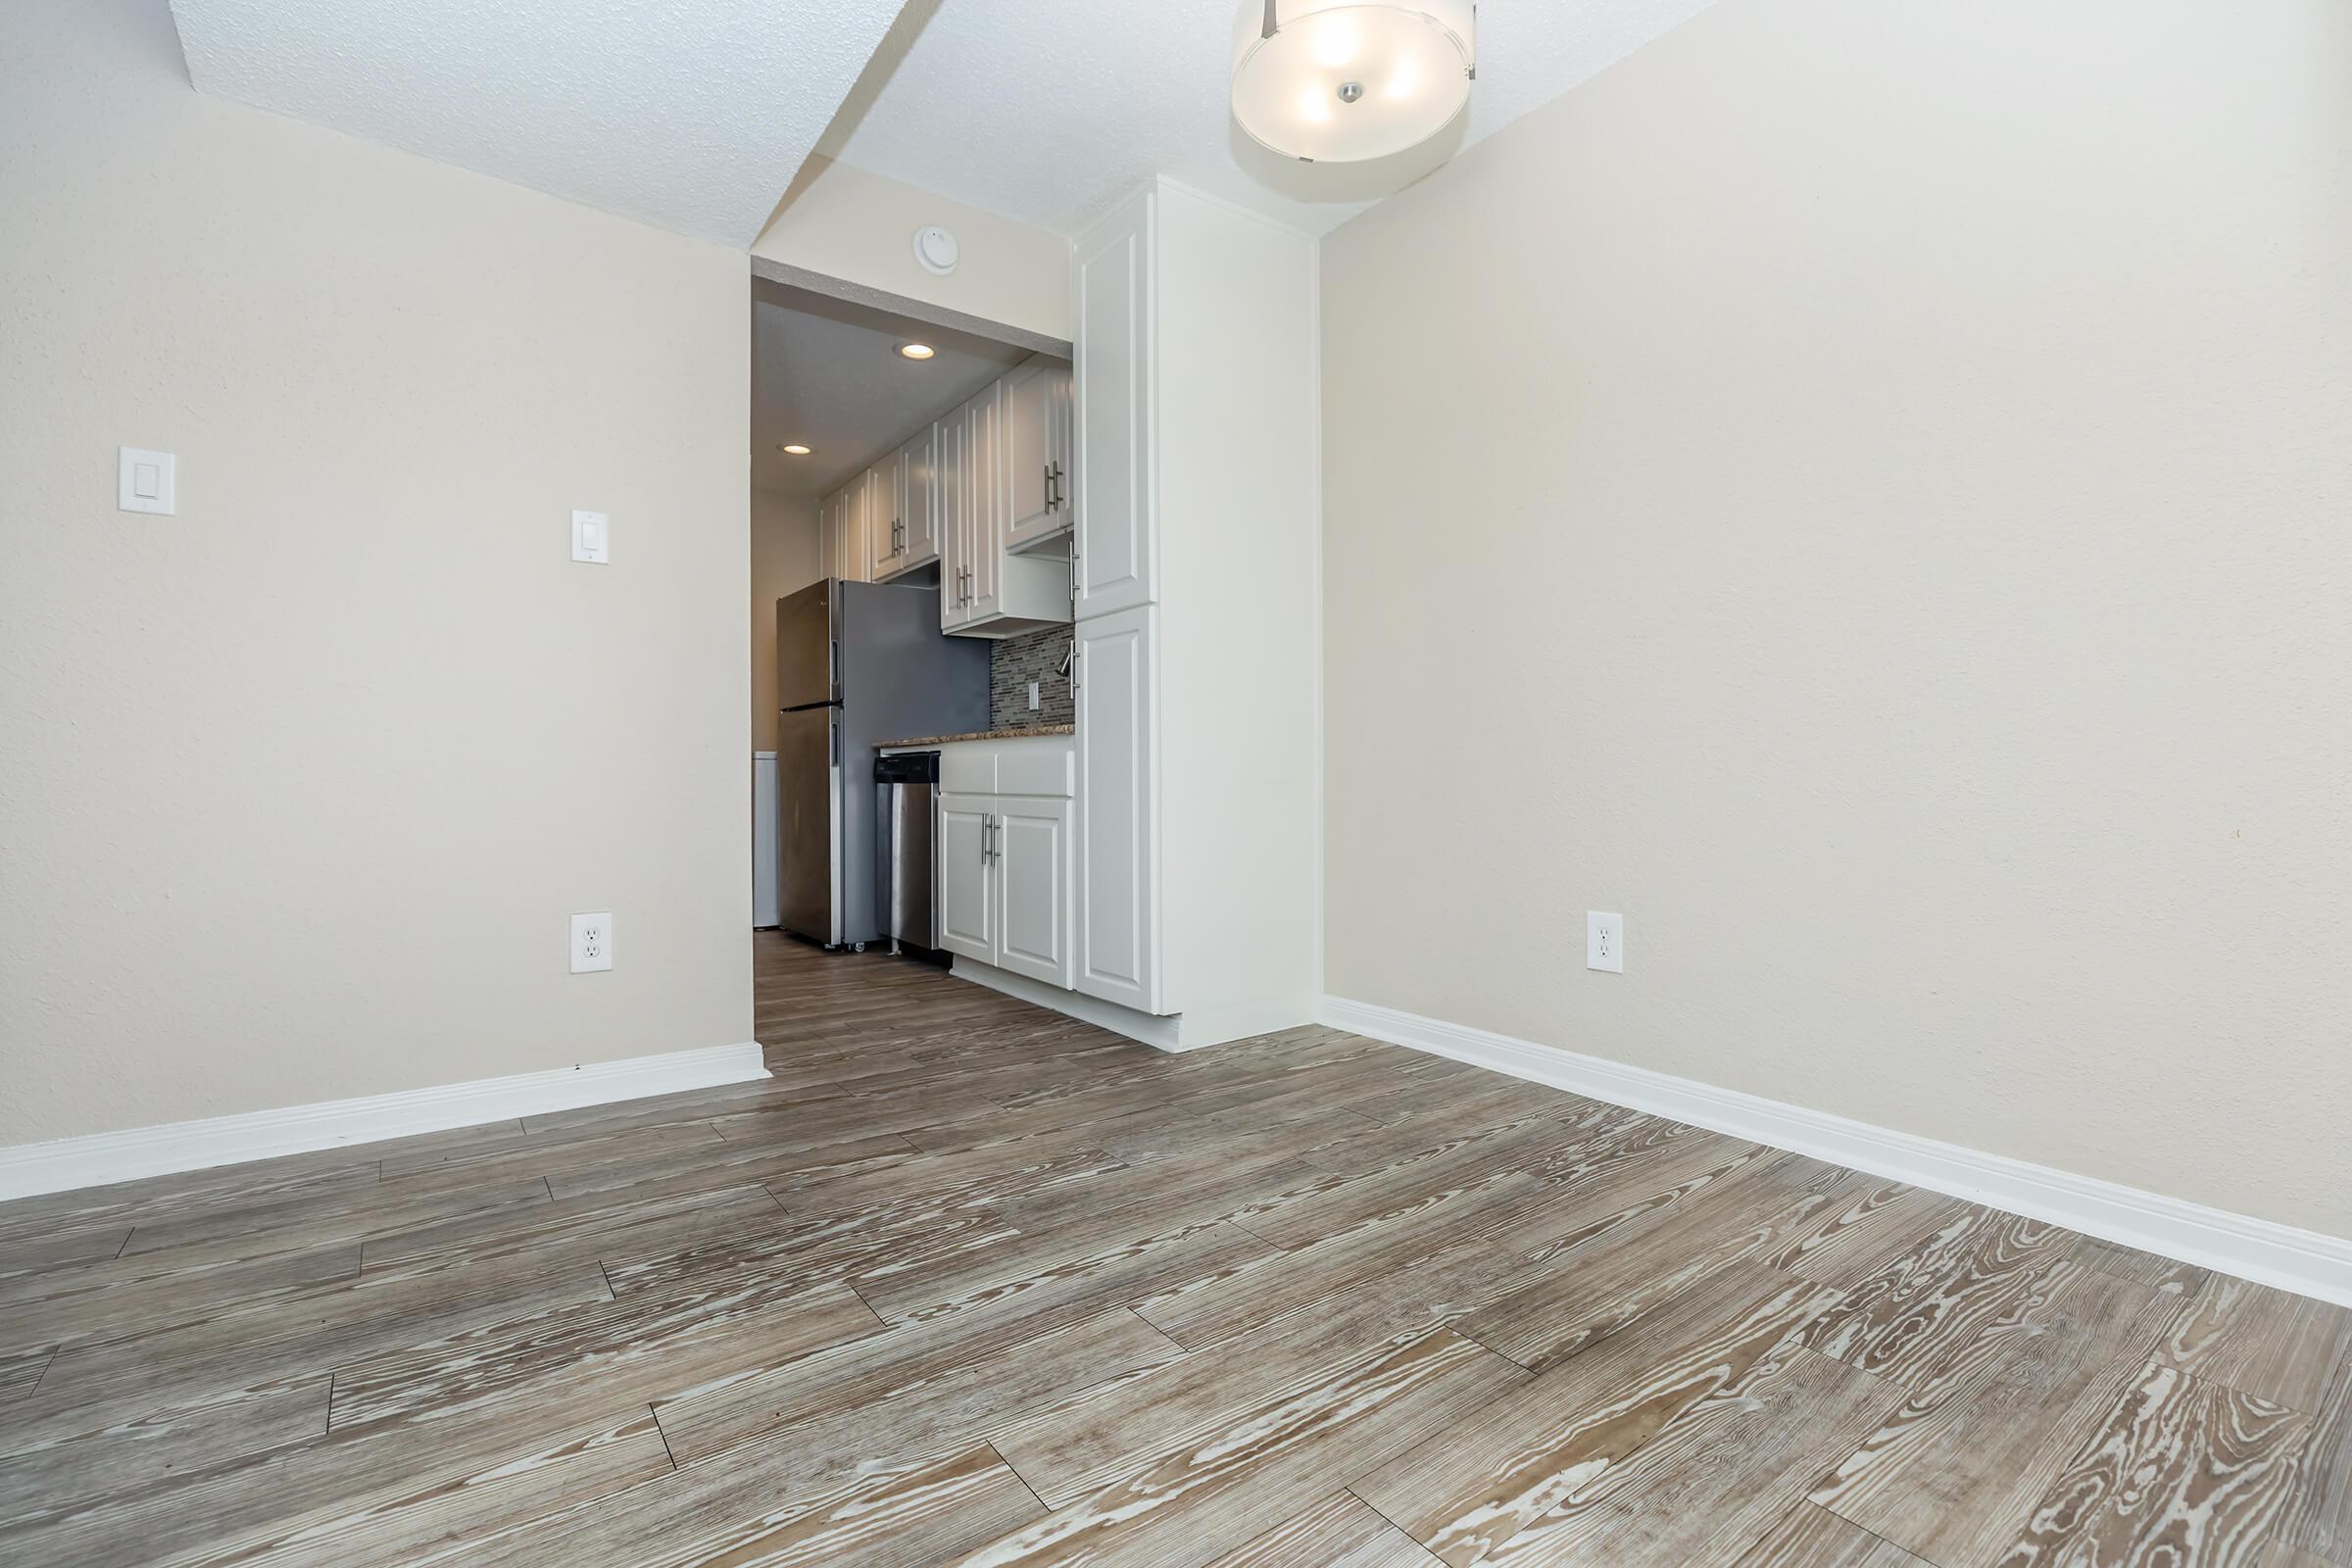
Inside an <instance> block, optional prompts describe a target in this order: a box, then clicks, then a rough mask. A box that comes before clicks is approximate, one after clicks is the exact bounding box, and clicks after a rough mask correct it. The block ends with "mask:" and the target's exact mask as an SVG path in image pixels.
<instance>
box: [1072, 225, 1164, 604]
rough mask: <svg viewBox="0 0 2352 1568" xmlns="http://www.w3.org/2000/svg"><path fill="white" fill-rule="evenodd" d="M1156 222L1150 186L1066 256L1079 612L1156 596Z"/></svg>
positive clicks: (1131, 602)
mask: <svg viewBox="0 0 2352 1568" xmlns="http://www.w3.org/2000/svg"><path fill="white" fill-rule="evenodd" d="M1071 266H1072V270H1073V273H1074V277H1075V292H1076V294H1077V300H1076V302H1075V303H1076V308H1077V314H1078V348H1077V353H1078V359H1077V385H1076V390H1075V399H1074V401H1075V415H1074V428H1073V443H1074V447H1075V450H1074V451H1073V453H1072V455H1071V462H1070V479H1069V494H1070V496H1071V498H1072V499H1073V501H1074V502H1075V504H1076V515H1077V528H1078V531H1077V536H1076V540H1075V548H1076V550H1077V556H1078V560H1077V577H1076V585H1075V591H1074V595H1073V597H1074V600H1075V603H1076V607H1077V613H1078V616H1079V618H1080V619H1084V618H1086V617H1087V616H1089V615H1103V614H1109V613H1114V612H1117V611H1121V610H1131V609H1133V608H1135V607H1136V606H1138V605H1145V604H1150V603H1152V600H1153V599H1154V598H1155V597H1156V596H1157V586H1156V582H1155V575H1156V573H1155V557H1154V548H1155V542H1154V535H1153V530H1154V529H1155V528H1156V527H1157V525H1158V519H1157V516H1156V512H1157V506H1158V502H1157V486H1156V484H1155V483H1154V480H1153V475H1152V464H1153V463H1154V462H1155V461H1156V458H1155V455H1154V452H1153V445H1154V442H1155V441H1156V438H1157V432H1156V430H1155V429H1154V420H1153V417H1152V275H1151V266H1152V198H1151V197H1150V196H1148V195H1147V196H1145V197H1142V198H1139V199H1138V200H1137V201H1136V202H1134V203H1133V204H1132V205H1130V206H1129V207H1128V208H1126V209H1125V210H1124V211H1123V212H1121V213H1119V214H1116V215H1114V216H1113V217H1112V218H1111V219H1109V220H1107V221H1105V222H1104V223H1103V226H1102V227H1101V228H1098V229H1096V230H1095V231H1094V232H1093V233H1092V234H1090V235H1088V236H1087V238H1086V239H1085V240H1084V241H1082V242H1081V244H1080V247H1079V249H1078V252H1077V254H1076V255H1075V257H1074V258H1073V260H1072V263H1071Z"/></svg>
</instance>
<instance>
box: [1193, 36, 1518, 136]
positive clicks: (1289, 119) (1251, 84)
mask: <svg viewBox="0 0 2352 1568" xmlns="http://www.w3.org/2000/svg"><path fill="white" fill-rule="evenodd" d="M1477 17H1478V8H1477V7H1476V6H1474V5H1472V4H1471V3H1470V0H1418V3H1417V4H1410V5H1364V4H1358V3H1354V0H1280V3H1279V4H1278V3H1277V0H1243V5H1242V14H1241V16H1240V18H1239V19H1238V20H1237V21H1236V22H1235V24H1234V35H1233V118H1234V119H1235V120H1237V121H1239V122H1240V123H1241V126H1242V128H1243V129H1244V130H1246V131H1248V132H1249V133H1250V137H1251V139H1252V140H1255V141H1257V142H1259V143H1260V144H1262V145H1264V146H1266V147H1269V148H1272V149H1273V150H1274V151H1275V152H1278V153H1280V154H1282V155H1283V156H1284V157H1285V158H1297V159H1300V160H1303V161H1304V162H1306V163H1310V164H1314V163H1328V164H1352V163H1360V162H1361V161H1363V160H1364V159H1367V158H1386V157H1388V156H1389V155H1390V154H1392V153H1400V152H1402V151H1404V150H1405V149H1406V148H1407V147H1411V146H1413V145H1415V144H1417V143H1419V142H1424V141H1427V140H1428V139H1429V138H1430V137H1432V136H1434V135H1436V134H1437V133H1438V132H1439V131H1441V130H1443V129H1444V128H1445V127H1446V123H1448V122H1449V121H1451V120H1452V119H1453V117H1454V116H1455V115H1458V114H1460V113H1461V111H1462V105H1464V104H1465V103H1467V102H1469V100H1470V82H1471V78H1472V77H1473V76H1475V75H1476V74H1477V57H1476V55H1475V54H1474V53H1473V51H1472V45H1473V33H1474V31H1475V28H1476V25H1477Z"/></svg>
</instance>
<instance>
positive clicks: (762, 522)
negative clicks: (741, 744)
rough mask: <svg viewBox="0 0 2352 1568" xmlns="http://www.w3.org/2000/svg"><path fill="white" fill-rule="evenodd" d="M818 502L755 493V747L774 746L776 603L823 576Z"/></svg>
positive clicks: (768, 748) (769, 748)
mask: <svg viewBox="0 0 2352 1568" xmlns="http://www.w3.org/2000/svg"><path fill="white" fill-rule="evenodd" d="M820 554H821V552H820V551H819V550H818V549H817V528H816V506H815V504H814V503H813V502H809V501H798V500H794V499H793V498H791V497H788V496H780V495H776V494H774V493H773V492H772V491H766V490H755V491H753V492H752V749H753V750H754V751H757V752H772V751H774V750H775V749H776V601H777V600H779V599H781V598H783V597H784V596H785V595H786V594H789V593H791V592H793V591H794V590H795V589H799V588H806V587H808V586H809V584H810V583H812V582H814V581H816V579H817V578H819V577H821V576H823V575H824V570H823V568H822V567H821V566H820V565H819V564H818V557H819V555H820Z"/></svg>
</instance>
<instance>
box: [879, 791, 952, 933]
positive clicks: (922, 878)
mask: <svg viewBox="0 0 2352 1568" xmlns="http://www.w3.org/2000/svg"><path fill="white" fill-rule="evenodd" d="M938 805H939V754H938V753H937V752H898V753H894V754H892V755H890V756H886V757H878V758H876V759H874V820H875V821H876V822H878V823H879V824H881V829H882V830H881V831H880V832H879V833H876V834H875V835H874V860H875V865H874V875H875V883H874V903H875V907H877V908H878V909H879V910H880V911H881V913H882V934H883V935H884V936H885V937H887V938H889V940H890V951H891V952H893V953H898V952H901V951H903V950H905V949H907V948H912V949H916V950H918V951H919V952H920V953H921V955H922V956H924V957H932V956H936V955H937V952H938V949H939V884H938V880H937V879H938V863H939V862H938V860H937V858H935V857H934V856H933V854H932V846H931V836H932V833H933V832H934V831H935V829H934V823H935V822H936V821H937V809H938Z"/></svg>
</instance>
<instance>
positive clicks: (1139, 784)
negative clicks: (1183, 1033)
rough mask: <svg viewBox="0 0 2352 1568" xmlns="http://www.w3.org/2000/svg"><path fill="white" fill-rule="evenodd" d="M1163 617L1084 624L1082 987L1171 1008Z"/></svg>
mask: <svg viewBox="0 0 2352 1568" xmlns="http://www.w3.org/2000/svg"><path fill="white" fill-rule="evenodd" d="M1156 614H1157V612H1156V611H1154V610H1152V609H1151V608H1150V607H1146V608H1144V609H1141V610H1127V611H1120V612H1118V613H1114V614H1109V615H1101V616H1096V617H1094V618H1092V619H1088V620H1081V621H1080V622H1078V626H1077V635H1078V799H1079V801H1080V802H1081V803H1082V810H1081V812H1080V817H1079V847H1078V886H1079V896H1078V953H1077V980H1076V986H1077V989H1078V990H1080V991H1082V992H1084V993H1086V994H1087V995H1088V996H1090V997H1100V998H1102V999H1103V1001H1105V1002H1115V1003H1118V1004H1119V1005H1122V1006H1128V1007H1135V1008H1139V1009H1141V1010H1142V1011H1145V1012H1158V1011H1160V1010H1161V1005H1160V1003H1161V996H1160V983H1159V895H1158V887H1157V877H1158V860H1159V855H1158V841H1159V833H1158V809H1159V777H1158V764H1157V759H1156V757H1155V756H1154V754H1153V750H1152V747H1153V739H1152V736H1153V730H1152V725H1153V723H1154V722H1155V718H1154V715H1153V709H1154V707H1155V705H1156V702H1157V687H1158V682H1157V668H1156V664H1155V660H1156V650H1155V649H1154V647H1153V634H1154V631H1155V629H1156V623H1155V620H1154V617H1155V616H1156Z"/></svg>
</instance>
